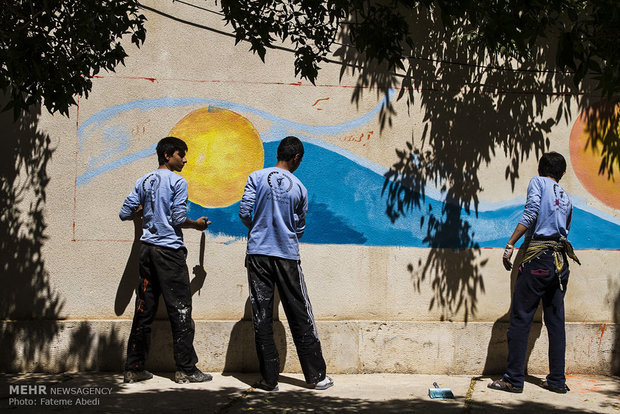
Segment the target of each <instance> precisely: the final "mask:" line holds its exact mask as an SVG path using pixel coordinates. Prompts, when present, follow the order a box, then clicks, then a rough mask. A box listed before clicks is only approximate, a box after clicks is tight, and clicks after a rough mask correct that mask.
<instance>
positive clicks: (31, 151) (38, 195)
mask: <svg viewBox="0 0 620 414" xmlns="http://www.w3.org/2000/svg"><path fill="white" fill-rule="evenodd" d="M39 116H40V109H33V110H31V111H30V112H29V113H28V114H24V115H23V116H22V117H21V118H20V119H19V120H17V121H14V120H13V116H12V112H11V111H7V112H4V113H0V125H2V131H3V142H4V144H5V147H4V150H3V151H2V152H1V155H0V156H1V157H2V160H1V161H0V175H1V177H2V181H1V182H0V185H1V188H0V203H1V204H2V208H1V209H0V210H1V211H2V215H1V216H0V258H1V260H0V262H1V263H2V275H1V276H0V277H1V278H2V279H1V281H0V282H1V284H2V289H1V290H0V292H1V293H0V297H1V300H0V316H1V317H2V320H3V321H4V323H3V326H2V331H3V332H2V339H0V344H1V347H0V349H2V358H1V361H2V364H1V365H2V368H3V370H9V371H11V370H19V369H37V358H39V357H40V358H43V359H46V358H49V356H50V355H49V348H48V346H49V344H50V342H51V341H52V340H53V339H54V337H55V336H56V334H57V333H58V331H59V327H58V325H57V324H56V323H54V322H48V321H55V320H57V319H58V318H59V315H60V312H61V311H62V308H63V303H64V301H63V299H62V298H61V296H60V295H59V294H58V292H56V291H55V290H54V289H53V287H52V286H51V283H50V277H49V273H48V271H47V268H46V266H45V260H44V257H43V253H42V249H43V245H44V243H45V242H46V240H47V235H46V232H45V230H46V228H47V224H46V222H45V212H44V209H45V201H46V198H45V197H46V188H47V185H48V183H49V177H48V175H47V164H48V162H49V160H50V159H51V157H52V153H53V151H54V150H53V149H52V148H51V140H50V137H49V136H48V135H46V134H44V133H42V132H40V131H39V130H38V128H37V126H38V120H39ZM9 321H10V322H9ZM39 321H40V322H39ZM37 322H39V323H37ZM18 361H19V362H18Z"/></svg>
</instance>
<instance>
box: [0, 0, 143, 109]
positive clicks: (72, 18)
mask: <svg viewBox="0 0 620 414" xmlns="http://www.w3.org/2000/svg"><path fill="white" fill-rule="evenodd" d="M2 3H3V5H2V10H1V11H0V24H2V30H1V31H0V65H1V66H0V88H1V89H2V90H3V91H4V93H5V95H8V97H9V102H8V104H7V105H6V107H5V108H4V109H10V108H12V109H13V112H14V114H15V117H18V116H19V115H20V114H22V113H24V112H25V111H27V110H28V108H29V107H30V106H32V105H34V104H39V103H43V105H44V106H45V107H46V108H47V109H48V111H50V112H51V113H54V112H60V113H61V114H65V115H67V114H68V110H69V107H70V106H71V105H74V104H75V97H76V96H88V92H89V91H90V90H91V88H92V82H91V78H92V76H94V75H96V74H97V73H98V72H99V71H101V70H102V69H104V70H108V71H114V68H115V67H116V66H117V65H118V64H119V63H123V62H124V58H125V57H126V56H127V53H126V52H125V49H124V48H123V47H122V46H121V43H120V40H121V37H123V35H126V34H130V35H131V41H132V42H133V43H134V44H136V45H137V46H140V45H141V44H142V42H144V38H145V35H146V30H145V28H144V22H145V20H146V18H145V17H144V16H143V15H142V14H141V13H139V9H138V7H139V5H138V2H137V1H136V0H56V1H49V0H12V1H5V2H2Z"/></svg>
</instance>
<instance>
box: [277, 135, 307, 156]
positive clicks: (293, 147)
mask: <svg viewBox="0 0 620 414" xmlns="http://www.w3.org/2000/svg"><path fill="white" fill-rule="evenodd" d="M296 154H299V155H302V156H303V155H304V145H303V144H302V143H301V141H300V140H299V138H297V137H293V136H288V137H286V138H284V139H283V140H282V141H280V145H278V153H277V155H276V158H277V159H278V161H290V160H292V159H293V157H295V155H296Z"/></svg>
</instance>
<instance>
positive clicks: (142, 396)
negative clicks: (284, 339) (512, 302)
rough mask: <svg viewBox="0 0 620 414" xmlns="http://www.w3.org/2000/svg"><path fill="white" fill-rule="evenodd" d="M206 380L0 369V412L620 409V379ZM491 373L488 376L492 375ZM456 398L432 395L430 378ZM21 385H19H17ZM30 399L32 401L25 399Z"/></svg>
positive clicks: (407, 376)
mask: <svg viewBox="0 0 620 414" xmlns="http://www.w3.org/2000/svg"><path fill="white" fill-rule="evenodd" d="M213 377H214V378H213V381H211V382H207V383H202V384H187V385H180V384H176V383H175V382H174V381H173V378H174V373H159V374H157V375H155V377H154V378H153V379H151V380H148V381H144V382H140V383H136V384H124V383H123V378H122V375H121V374H119V373H88V372H85V373H64V374H38V373H35V374H14V375H11V374H0V400H1V404H0V410H2V411H4V410H7V411H8V412H12V413H16V414H17V413H46V412H63V413H65V412H66V413H84V412H88V413H91V412H94V413H152V414H155V413H175V412H183V413H240V412H254V413H309V412H316V413H332V412H349V413H407V412H411V413H485V414H486V413H496V412H497V413H499V412H502V413H520V414H521V413H537V414H538V413H541V412H554V411H557V412H563V413H569V414H570V413H620V378H619V377H605V376H592V375H574V376H570V377H568V381H567V384H568V385H569V387H570V388H571V391H570V392H569V393H568V394H555V393H552V392H549V391H547V390H545V389H543V388H541V387H540V385H539V384H540V381H541V380H542V378H543V377H540V376H536V377H533V376H531V377H528V379H527V382H526V384H525V390H524V392H523V393H522V394H509V393H505V392H502V391H494V390H490V389H488V388H487V384H488V382H489V381H490V378H489V377H485V376H483V377H472V376H466V375H421V374H413V375H410V374H356V375H344V374H337V375H331V377H332V378H333V379H334V382H335V385H334V386H333V387H332V388H329V389H328V390H325V391H316V390H314V389H311V388H308V387H307V385H306V384H305V382H304V381H303V376H302V375H300V374H288V373H284V374H281V376H280V391H278V392H266V391H262V390H258V389H255V388H253V387H252V384H253V383H254V382H255V381H256V380H257V378H258V376H257V374H246V373H243V374H236V373H231V374H214V375H213ZM497 378H498V377H493V379H497ZM435 381H436V382H438V383H439V385H440V387H442V388H450V389H452V391H453V393H454V395H455V399H453V400H432V399H430V398H429V396H428V389H429V388H430V387H432V383H433V382H435ZM24 386H25V387H24ZM27 404H33V405H27Z"/></svg>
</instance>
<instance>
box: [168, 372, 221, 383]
mask: <svg viewBox="0 0 620 414" xmlns="http://www.w3.org/2000/svg"><path fill="white" fill-rule="evenodd" d="M212 379H213V377H212V376H211V374H205V373H204V372H202V371H201V370H199V369H198V368H194V370H193V371H192V372H191V373H187V372H185V371H177V372H175V373H174V381H175V382H177V383H179V384H188V383H190V382H207V381H211V380H212Z"/></svg>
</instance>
